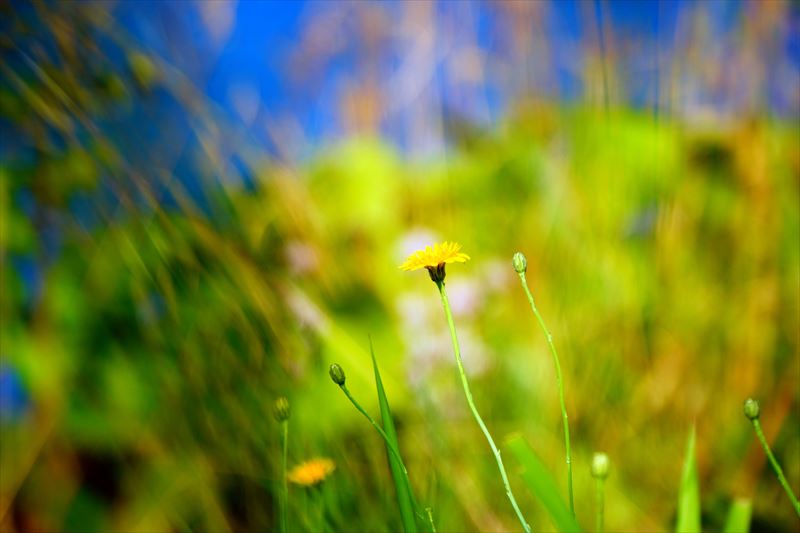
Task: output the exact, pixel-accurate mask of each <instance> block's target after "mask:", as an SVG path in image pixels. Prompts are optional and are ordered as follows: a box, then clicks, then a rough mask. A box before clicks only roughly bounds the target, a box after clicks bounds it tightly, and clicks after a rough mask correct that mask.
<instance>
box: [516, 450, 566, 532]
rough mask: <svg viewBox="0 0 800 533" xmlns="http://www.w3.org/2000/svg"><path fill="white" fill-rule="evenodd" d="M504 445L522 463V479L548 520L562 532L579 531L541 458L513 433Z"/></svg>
mask: <svg viewBox="0 0 800 533" xmlns="http://www.w3.org/2000/svg"><path fill="white" fill-rule="evenodd" d="M506 446H507V447H508V449H509V450H511V453H512V455H514V457H515V458H516V460H517V461H518V462H519V463H520V464H521V465H522V467H523V469H524V470H523V472H522V479H523V480H524V481H525V484H526V485H527V486H528V490H530V491H531V492H532V493H533V494H534V496H536V499H538V500H539V502H540V503H541V504H542V505H543V506H544V508H545V509H546V510H547V513H548V514H549V515H550V520H552V522H553V524H554V525H555V526H556V528H558V530H559V531H562V532H572V531H581V526H580V525H579V524H578V522H577V521H576V520H575V518H574V517H573V516H572V513H571V512H570V510H569V507H568V506H567V504H566V503H565V502H564V500H563V499H562V498H561V496H560V495H559V491H558V485H557V484H556V482H555V480H554V479H553V476H552V475H551V474H550V472H549V471H548V470H547V467H546V466H545V465H544V463H542V460H541V459H539V457H538V456H537V455H536V454H535V453H534V451H533V450H531V448H530V446H528V443H527V442H525V440H524V439H523V438H522V437H521V436H519V435H513V436H511V437H509V438H508V439H507V440H506Z"/></svg>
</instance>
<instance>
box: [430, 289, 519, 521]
mask: <svg viewBox="0 0 800 533" xmlns="http://www.w3.org/2000/svg"><path fill="white" fill-rule="evenodd" d="M436 286H437V287H438V288H439V294H440V295H441V297H442V306H444V314H445V315H446V316H447V324H448V326H450V337H451V338H452V340H453V351H454V352H455V356H456V364H457V365H458V373H459V374H460V376H461V385H462V386H463V387H464V394H465V395H466V396H467V403H468V404H469V408H470V409H471V410H472V415H473V416H474V417H475V420H476V421H477V422H478V425H479V426H480V428H481V431H483V434H484V436H485V437H486V440H487V441H488V442H489V446H490V447H491V448H492V452H494V458H495V459H496V460H497V468H498V469H499V470H500V476H501V477H502V478H503V485H505V488H506V495H507V496H508V499H509V500H510V501H511V506H512V507H514V511H515V512H516V513H517V518H519V521H520V523H521V524H522V527H523V529H525V531H526V533H530V531H531V526H529V525H528V523H527V522H526V521H525V518H524V517H523V516H522V512H521V511H520V510H519V506H518V505H517V500H516V499H515V498H514V493H513V492H511V485H510V484H509V483H508V476H507V475H506V469H505V467H504V466H503V459H501V458H500V450H498V449H497V446H496V445H495V443H494V440H493V439H492V435H491V434H490V433H489V430H488V429H487V428H486V424H484V423H483V419H482V418H481V415H480V414H478V409H477V407H475V401H474V400H473V399H472V392H470V390H469V383H468V382H467V375H466V373H465V372H464V364H463V363H462V362H461V349H460V348H459V346H458V338H457V337H456V326H455V323H454V322H453V313H452V311H450V302H449V301H448V299H447V290H445V288H444V281H437V282H436Z"/></svg>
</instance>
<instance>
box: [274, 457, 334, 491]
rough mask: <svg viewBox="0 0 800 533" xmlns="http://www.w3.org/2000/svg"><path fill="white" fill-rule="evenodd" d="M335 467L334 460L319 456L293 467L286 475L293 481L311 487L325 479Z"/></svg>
mask: <svg viewBox="0 0 800 533" xmlns="http://www.w3.org/2000/svg"><path fill="white" fill-rule="evenodd" d="M335 469H336V465H335V464H334V462H333V461H331V460H330V459H326V458H324V457H317V458H314V459H310V460H308V461H306V462H304V463H300V464H299V465H297V466H296V467H294V468H292V469H291V471H289V473H288V474H287V475H286V477H287V479H288V480H289V481H291V482H292V483H295V484H297V485H303V486H306V487H309V486H311V485H316V484H317V483H319V482H321V481H322V480H324V479H325V478H326V477H328V476H329V475H330V473H331V472H333V471H334V470H335Z"/></svg>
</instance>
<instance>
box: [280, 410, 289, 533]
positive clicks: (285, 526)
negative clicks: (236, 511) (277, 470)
mask: <svg viewBox="0 0 800 533" xmlns="http://www.w3.org/2000/svg"><path fill="white" fill-rule="evenodd" d="M281 430H282V431H281V498H280V531H281V533H286V532H287V531H288V530H289V509H288V507H289V485H288V484H287V482H286V463H287V461H286V458H287V453H288V452H287V450H288V448H289V421H288V420H284V421H282V422H281Z"/></svg>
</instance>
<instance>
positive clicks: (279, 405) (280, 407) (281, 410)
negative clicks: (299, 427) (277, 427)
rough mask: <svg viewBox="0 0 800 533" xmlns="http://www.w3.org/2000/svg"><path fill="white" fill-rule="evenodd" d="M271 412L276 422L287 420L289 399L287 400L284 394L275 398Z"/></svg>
mask: <svg viewBox="0 0 800 533" xmlns="http://www.w3.org/2000/svg"><path fill="white" fill-rule="evenodd" d="M273 414H274V415H275V420H277V421H278V422H284V421H286V420H289V414H290V410H289V400H287V399H286V398H285V397H284V396H281V397H280V398H278V399H277V400H275V406H274V408H273Z"/></svg>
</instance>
